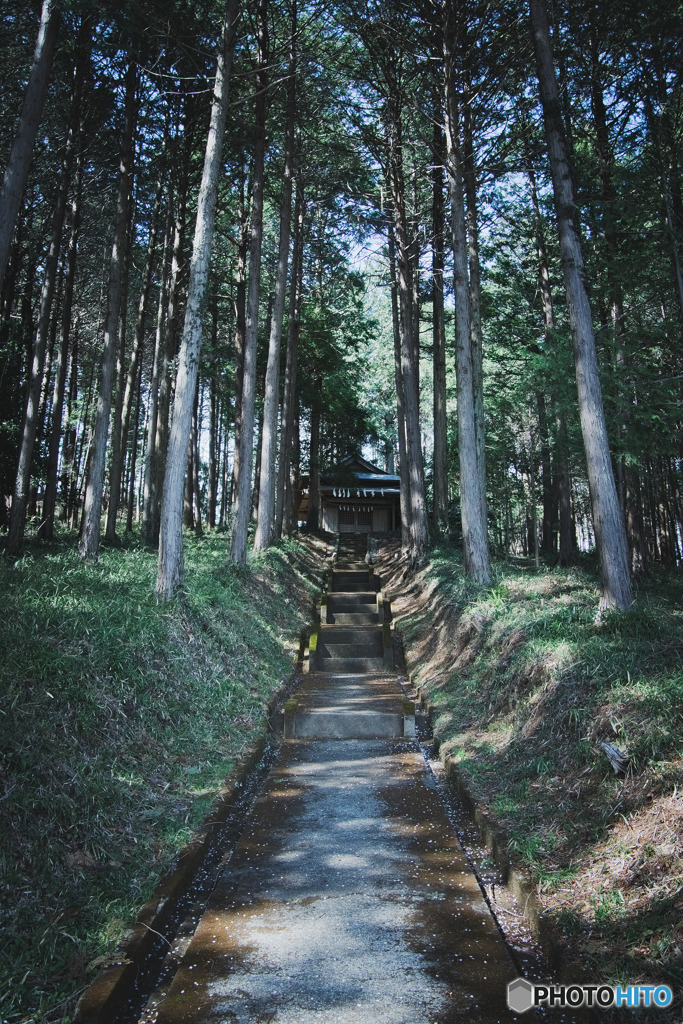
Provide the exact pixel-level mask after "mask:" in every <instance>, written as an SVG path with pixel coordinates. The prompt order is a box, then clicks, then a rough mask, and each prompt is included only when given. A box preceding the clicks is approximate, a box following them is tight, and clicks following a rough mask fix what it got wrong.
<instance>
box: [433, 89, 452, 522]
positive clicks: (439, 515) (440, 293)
mask: <svg viewBox="0 0 683 1024" xmlns="http://www.w3.org/2000/svg"><path fill="white" fill-rule="evenodd" d="M434 106H435V114H434V128H433V132H434V134H433V160H434V166H433V170H432V338H433V345H434V355H433V359H434V469H433V488H434V495H433V502H434V504H433V509H432V527H433V529H434V533H435V534H436V535H437V536H439V535H443V534H446V533H447V532H448V421H447V418H446V320H445V314H444V237H445V204H444V195H443V166H442V161H443V159H444V153H443V150H444V142H443V128H442V126H441V124H440V123H439V116H438V114H439V112H440V111H441V106H442V105H441V100H440V99H438V100H435V104H434Z"/></svg>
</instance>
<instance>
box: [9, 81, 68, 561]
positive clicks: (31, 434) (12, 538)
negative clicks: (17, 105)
mask: <svg viewBox="0 0 683 1024" xmlns="http://www.w3.org/2000/svg"><path fill="white" fill-rule="evenodd" d="M82 92H83V67H82V61H79V67H78V68H77V69H76V72H75V76H74V85H73V92H72V99H71V116H70V123H69V129H68V134H67V139H66V145H65V148H64V158H63V161H62V177H61V182H60V184H59V189H58V192H57V197H56V202H55V210H54V218H53V223H52V238H51V240H50V249H49V251H48V254H47V258H46V260H45V271H44V274H43V284H42V288H41V294H40V310H39V313H38V326H37V328H36V334H35V339H34V342H33V351H32V356H31V373H30V379H29V387H28V395H27V400H26V409H25V412H24V423H23V430H22V437H21V445H20V448H19V461H18V466H17V475H16V481H15V485H14V493H13V495H12V508H11V511H10V522H9V532H8V536H7V553H8V554H10V555H16V554H18V553H19V552H20V550H21V548H22V546H23V543H24V528H25V525H26V505H27V501H28V495H29V487H30V482H31V463H32V460H33V449H34V446H35V441H36V433H37V427H38V422H39V404H40V393H41V388H42V384H43V370H44V363H45V348H46V344H47V337H48V332H49V330H50V324H51V312H52V300H53V296H54V289H55V281H56V278H57V267H58V263H59V252H60V248H61V243H62V231H63V227H64V218H65V215H66V207H67V200H68V195H69V187H70V185H71V175H72V171H73V161H74V155H75V151H76V139H77V135H78V128H79V124H80V119H81V98H82ZM0 257H1V254H0Z"/></svg>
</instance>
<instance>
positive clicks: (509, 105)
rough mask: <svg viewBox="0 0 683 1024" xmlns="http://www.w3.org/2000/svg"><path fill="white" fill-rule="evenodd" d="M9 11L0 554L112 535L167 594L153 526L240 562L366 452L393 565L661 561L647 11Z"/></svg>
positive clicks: (668, 468)
mask: <svg viewBox="0 0 683 1024" xmlns="http://www.w3.org/2000/svg"><path fill="white" fill-rule="evenodd" d="M3 13H4V17H3V19H2V28H1V29H0V32H1V33H2V56H1V57H0V81H1V85H2V94H3V103H2V106H1V109H0V155H1V158H2V162H3V166H4V167H5V175H4V183H3V188H2V194H1V196H0V234H1V236H2V237H0V275H1V289H2V291H1V306H0V407H1V408H2V423H1V424H0V489H1V491H2V499H1V500H0V529H2V531H3V532H4V534H5V535H6V547H7V551H8V553H9V554H11V555H13V556H15V555H19V554H20V553H21V552H22V550H23V547H24V545H25V543H26V542H27V541H28V540H35V539H38V540H49V539H51V538H53V537H54V536H55V534H56V533H57V532H58V531H61V532H64V531H67V530H69V529H71V530H74V531H75V530H78V532H79V535H80V541H79V550H80V552H81V555H82V557H83V558H84V559H86V560H94V559H96V558H97V552H98V546H99V544H100V534H101V531H102V533H103V535H104V539H105V540H106V542H108V543H115V542H116V540H117V535H121V534H122V533H123V532H124V531H133V530H139V531H140V535H141V538H142V540H143V542H144V543H145V544H148V545H157V544H159V550H160V557H159V579H158V581H157V591H158V593H159V594H160V596H161V597H162V598H168V597H170V596H171V595H172V594H173V593H174V592H175V591H176V590H177V588H178V587H179V586H181V585H182V583H183V578H184V577H183V554H182V530H183V527H185V528H186V529H194V530H195V531H197V532H201V531H202V530H205V529H209V530H225V531H226V532H227V533H228V534H229V537H230V557H231V558H232V559H233V560H234V561H236V562H238V563H240V562H244V560H245V559H246V556H247V548H248V544H249V543H250V542H251V539H252V534H253V543H254V547H255V549H256V550H261V549H263V548H266V547H268V546H269V545H270V544H271V543H272V542H273V541H274V540H275V539H277V538H279V537H281V536H283V535H288V534H291V533H292V532H293V531H294V530H296V529H297V528H298V521H297V520H298V512H297V510H298V499H299V491H300V480H301V477H302V476H304V475H305V476H306V478H307V486H308V487H309V488H311V489H312V490H315V488H316V487H319V486H320V483H319V481H320V474H321V473H324V472H325V470H326V469H328V468H329V467H330V466H332V465H334V464H335V463H337V462H339V461H340V460H341V459H343V458H344V457H346V456H347V455H350V454H353V453H354V452H361V451H365V452H366V454H371V453H372V457H373V458H374V459H375V461H377V462H380V463H381V464H382V465H383V466H384V468H385V469H388V470H390V471H393V470H394V468H396V471H397V472H398V473H399V474H400V476H401V518H402V543H403V550H404V553H405V554H406V555H407V556H408V557H410V558H411V559H412V560H416V559H419V558H420V557H421V556H422V554H423V553H424V552H425V550H426V548H427V545H428V543H429V542H430V538H433V537H435V536H441V535H444V534H450V535H451V536H453V537H454V538H456V539H457V540H458V542H459V543H461V544H462V546H463V553H464V560H465V566H466V569H467V571H468V572H469V573H470V575H471V576H472V577H474V578H475V579H476V580H478V581H479V582H482V583H486V582H487V581H488V580H489V579H490V557H491V554H494V555H497V556H503V557H507V556H509V555H511V554H512V555H515V554H516V555H524V556H527V557H531V558H534V559H535V560H536V562H537V563H538V562H539V560H540V559H541V558H545V559H547V560H549V561H551V562H557V561H559V563H560V564H568V563H570V562H571V561H572V560H573V559H575V558H576V557H577V553H578V552H580V551H589V550H592V549H593V548H597V554H598V557H599V562H600V568H601V574H602V588H603V604H604V606H606V607H618V608H628V607H629V605H630V603H631V600H632V591H631V582H630V577H631V575H632V574H636V575H637V574H640V573H643V572H645V571H646V569H647V566H648V564H650V563H653V562H661V563H663V564H664V565H668V566H675V565H679V564H680V563H681V560H682V559H683V533H682V530H683V508H682V504H681V441H682V437H681V387H680V384H681V380H682V379H683V367H682V365H681V360H682V358H683V357H682V355H681V353H682V351H683V348H682V346H681V335H682V330H683V271H682V268H681V246H682V243H683V193H682V190H681V166H680V164H681V158H680V154H681V140H682V138H683V104H682V99H683V92H682V79H681V72H682V66H681V62H682V60H683V58H682V56H681V49H680V38H681V35H682V30H683V24H682V20H683V16H682V15H681V12H680V10H679V9H678V8H677V7H676V6H675V5H673V6H672V5H670V4H664V3H663V2H661V0H656V2H653V3H649V4H647V5H643V4H636V3H633V2H632V0H625V2H623V3H621V4H619V5H618V7H615V6H614V5H613V4H607V3H606V2H583V0H580V2H578V3H577V2H575V3H572V4H569V3H565V2H557V3H554V4H553V5H552V6H551V7H550V6H549V7H548V9H546V5H545V3H544V2H543V0H531V2H530V3H529V4H527V3H522V2H519V3H518V2H509V3H504V4H491V3H485V2H477V0H472V2H468V0H442V2H441V3H438V4H432V3H420V4H417V5H414V6H405V5H401V4H398V3H395V2H382V0H378V2H366V3H362V2H356V0H343V2H340V3H336V4H327V5H318V4H316V3H308V2H305V0H254V2H250V3H246V4H241V3H238V2H237V0H228V2H227V4H225V5H223V4H221V3H217V2H211V0H203V2H201V3H191V4H190V3H187V2H185V0H176V2H174V3H172V4H169V3H165V4H161V3H156V2H145V0H142V2H137V3H127V4H123V5H120V4H109V3H104V4H97V5H95V4H93V3H91V2H89V0H80V2H75V0H74V2H67V0H63V2H59V0H44V3H43V4H42V6H41V5H40V4H39V3H30V4H20V3H14V2H10V0H8V2H6V3H4V4H3ZM318 505H319V503H316V502H315V501H309V510H311V509H313V512H312V514H310V515H309V522H308V526H309V527H311V528H313V529H316V528H319V527H320V526H321V523H320V521H319V520H318V519H317V518H316V516H317V512H316V511H315V510H316V509H317V508H318Z"/></svg>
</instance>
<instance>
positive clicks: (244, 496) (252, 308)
mask: <svg viewBox="0 0 683 1024" xmlns="http://www.w3.org/2000/svg"><path fill="white" fill-rule="evenodd" d="M258 32H259V39H258V50H259V52H258V68H257V76H256V104H255V106H256V110H255V118H254V180H253V186H252V210H251V232H250V246H249V289H248V298H247V322H246V331H245V339H244V374H243V381H242V405H241V415H242V420H241V424H240V436H239V450H238V453H237V458H238V467H239V472H238V478H237V483H236V487H235V511H234V516H233V533H232V544H231V548H230V557H231V558H232V560H233V561H234V562H237V564H238V565H244V564H245V563H246V560H247V536H248V530H249V516H250V512H251V471H252V463H253V458H254V404H255V397H256V342H257V337H258V312H259V287H260V283H261V244H262V240H263V184H264V175H265V148H266V100H267V97H266V87H267V64H268V25H267V0H261V2H260V4H259V29H258Z"/></svg>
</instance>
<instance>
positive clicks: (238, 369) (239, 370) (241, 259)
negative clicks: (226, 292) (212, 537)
mask: <svg viewBox="0 0 683 1024" xmlns="http://www.w3.org/2000/svg"><path fill="white" fill-rule="evenodd" d="M241 184H242V195H241V202H240V210H239V232H238V236H237V267H236V271H235V441H234V455H233V460H232V487H231V491H232V493H231V496H230V500H231V502H233V501H234V500H235V493H236V490H237V481H238V479H239V454H240V433H241V427H242V385H243V383H244V336H245V334H246V330H247V258H248V255H249V227H250V217H251V214H250V209H249V202H248V200H247V198H246V197H245V195H244V180H242V183H241ZM250 191H251V190H250Z"/></svg>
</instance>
